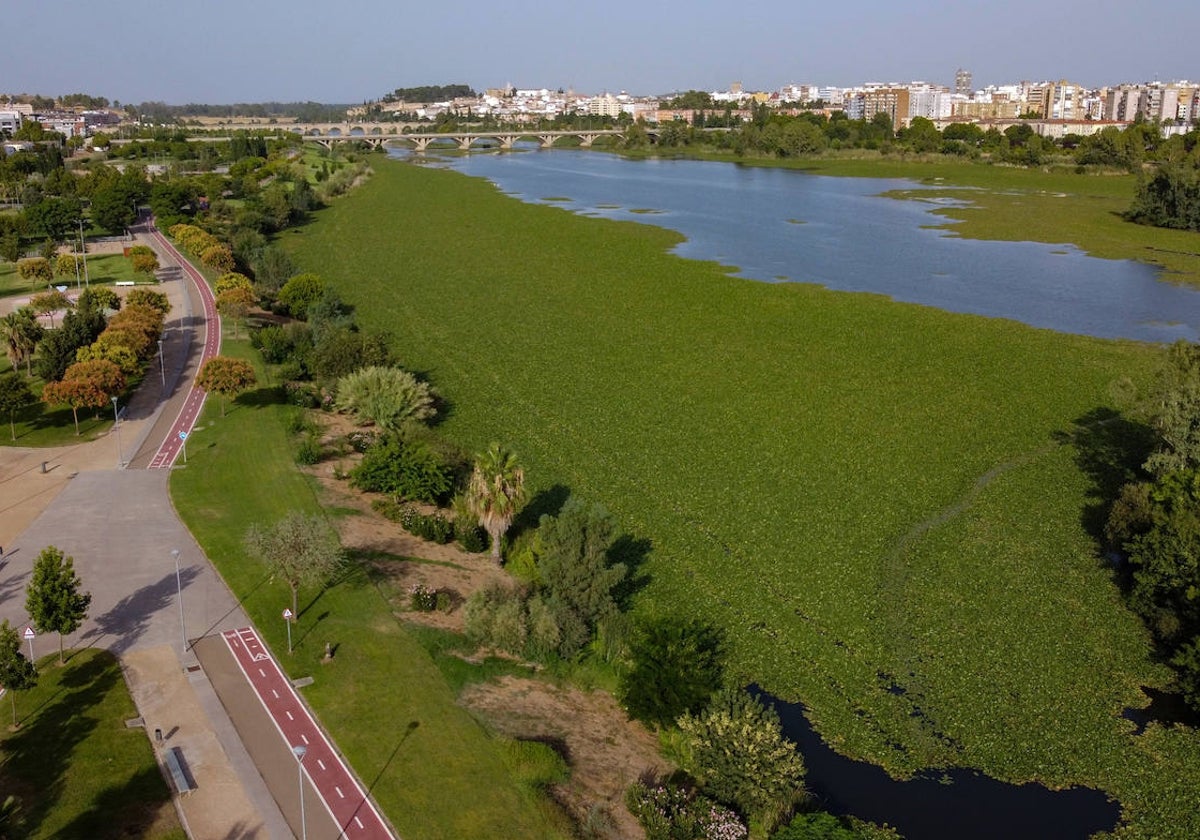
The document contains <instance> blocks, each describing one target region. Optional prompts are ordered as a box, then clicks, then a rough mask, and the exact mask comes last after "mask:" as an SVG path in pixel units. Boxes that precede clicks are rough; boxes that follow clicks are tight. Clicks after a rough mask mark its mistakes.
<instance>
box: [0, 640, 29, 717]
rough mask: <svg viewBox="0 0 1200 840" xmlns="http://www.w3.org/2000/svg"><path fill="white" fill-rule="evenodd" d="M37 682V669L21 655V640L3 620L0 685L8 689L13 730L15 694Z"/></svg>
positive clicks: (0, 643) (0, 645) (0, 648)
mask: <svg viewBox="0 0 1200 840" xmlns="http://www.w3.org/2000/svg"><path fill="white" fill-rule="evenodd" d="M37 680H38V672H37V667H36V666H34V664H33V663H32V662H30V661H29V660H28V659H26V658H25V654H23V653H21V639H20V637H19V636H17V631H16V628H14V627H12V626H11V625H9V623H8V619H7V618H6V619H4V621H3V622H0V685H2V686H4V687H5V688H6V689H8V698H9V700H10V701H11V702H12V714H13V727H14V728H15V727H16V725H17V699H16V694H17V692H18V691H25V690H27V689H30V688H33V687H34V686H35V685H37Z"/></svg>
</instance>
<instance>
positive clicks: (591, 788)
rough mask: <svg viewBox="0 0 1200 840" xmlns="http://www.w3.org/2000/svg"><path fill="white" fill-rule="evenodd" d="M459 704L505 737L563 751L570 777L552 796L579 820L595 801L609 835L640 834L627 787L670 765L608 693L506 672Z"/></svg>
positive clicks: (466, 692) (473, 690)
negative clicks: (610, 827) (609, 824)
mask: <svg viewBox="0 0 1200 840" xmlns="http://www.w3.org/2000/svg"><path fill="white" fill-rule="evenodd" d="M459 702H460V703H462V704H463V705H464V706H465V707H466V708H468V709H470V710H471V711H472V712H474V713H475V714H477V715H479V716H480V717H481V718H483V719H484V720H485V721H486V722H487V723H488V725H489V726H491V727H492V728H493V729H494V730H495V731H497V732H499V733H501V734H502V735H506V736H508V737H510V738H521V739H524V740H538V741H544V742H546V743H549V744H551V745H554V746H555V747H557V748H558V749H559V750H560V751H561V752H562V753H563V754H564V758H566V760H567V763H568V764H569V765H570V767H571V777H570V779H569V780H568V781H567V782H566V783H564V784H561V785H554V786H553V790H552V793H553V794H554V797H555V799H557V800H558V801H559V803H561V804H562V806H563V807H564V808H566V809H567V811H568V812H569V813H570V814H571V816H573V817H574V818H575V819H576V820H577V821H578V822H580V823H582V822H583V821H584V820H586V819H587V817H588V814H589V812H590V811H591V810H592V809H593V808H595V807H597V806H599V807H600V808H603V809H604V810H605V811H606V812H607V813H608V816H609V817H610V818H611V821H612V824H613V831H612V833H611V836H612V837H644V836H645V835H644V833H643V831H642V829H641V826H639V825H638V822H637V820H636V819H634V817H633V815H632V814H630V813H629V810H628V809H627V808H626V807H625V790H626V788H628V787H629V786H630V785H631V784H633V783H634V782H635V781H637V780H638V777H639V776H641V775H642V774H643V773H646V772H647V771H649V772H652V773H654V774H656V775H663V774H665V773H667V772H669V771H670V769H671V768H670V767H669V765H668V764H667V763H666V762H665V761H664V760H663V759H662V758H661V757H660V756H659V754H658V740H657V739H656V738H655V737H654V735H652V734H651V733H650V732H649V731H647V730H646V728H645V727H643V726H642V725H640V724H638V723H635V722H632V721H629V720H627V719H626V717H625V713H624V712H623V711H621V708H620V707H619V706H618V705H617V701H616V700H615V699H613V697H612V695H610V694H607V693H605V692H603V691H590V692H585V691H583V690H581V689H579V688H575V687H559V686H555V685H551V684H549V683H545V682H541V681H538V680H526V679H519V678H517V677H503V678H502V679H500V680H497V681H494V682H490V683H484V684H477V685H472V686H468V687H467V688H466V689H465V690H464V691H463V694H462V696H461V697H460V698H459Z"/></svg>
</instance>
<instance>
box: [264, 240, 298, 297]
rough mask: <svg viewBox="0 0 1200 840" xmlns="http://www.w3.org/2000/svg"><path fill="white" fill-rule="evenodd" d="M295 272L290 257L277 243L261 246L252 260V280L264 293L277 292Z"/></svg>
mask: <svg viewBox="0 0 1200 840" xmlns="http://www.w3.org/2000/svg"><path fill="white" fill-rule="evenodd" d="M295 272H296V268H295V265H294V264H293V263H292V258H291V257H289V256H288V253H287V251H285V250H283V249H282V248H280V247H279V246H278V245H268V246H267V247H266V248H263V249H262V251H261V252H260V253H259V255H258V259H256V260H255V261H254V282H255V284H256V285H257V286H258V287H259V289H261V290H262V292H263V293H264V294H269V295H271V294H275V293H277V292H278V291H279V290H280V289H282V288H283V284H284V283H286V282H287V280H288V278H289V277H291V276H292V275H293V274H295Z"/></svg>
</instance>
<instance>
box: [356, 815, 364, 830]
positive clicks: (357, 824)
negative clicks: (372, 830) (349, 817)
mask: <svg viewBox="0 0 1200 840" xmlns="http://www.w3.org/2000/svg"><path fill="white" fill-rule="evenodd" d="M354 824H355V825H356V826H358V827H359V828H362V827H363V824H362V820H360V819H359V818H358V817H355V818H354Z"/></svg>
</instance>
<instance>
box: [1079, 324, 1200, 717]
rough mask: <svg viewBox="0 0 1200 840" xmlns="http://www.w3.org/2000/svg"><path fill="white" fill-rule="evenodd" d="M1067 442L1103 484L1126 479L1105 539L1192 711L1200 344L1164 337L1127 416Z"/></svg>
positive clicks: (1199, 570) (1197, 667)
mask: <svg viewBox="0 0 1200 840" xmlns="http://www.w3.org/2000/svg"><path fill="white" fill-rule="evenodd" d="M1077 441H1078V442H1079V443H1080V450H1081V452H1082V453H1083V454H1084V456H1085V458H1084V460H1085V463H1086V464H1088V465H1089V466H1090V467H1091V468H1092V470H1093V472H1094V474H1096V475H1097V476H1098V477H1099V478H1100V479H1101V480H1102V481H1103V482H1104V483H1107V484H1109V485H1110V486H1111V485H1112V483H1113V482H1112V478H1113V477H1115V476H1122V475H1124V477H1125V478H1126V481H1125V483H1124V484H1123V485H1121V486H1120V490H1119V493H1118V495H1117V498H1116V500H1115V502H1114V503H1113V504H1112V506H1111V508H1110V510H1109V512H1108V518H1107V523H1106V525H1105V529H1104V535H1105V538H1106V542H1107V546H1108V548H1109V550H1110V551H1113V552H1115V553H1116V556H1117V557H1118V558H1119V559H1120V566H1119V570H1120V573H1121V579H1122V581H1123V582H1124V584H1125V588H1126V592H1127V597H1128V603H1129V605H1130V607H1132V609H1133V610H1134V611H1135V612H1137V614H1138V615H1140V616H1141V617H1142V619H1143V620H1144V621H1145V622H1146V626H1147V627H1148V628H1149V630H1150V632H1151V634H1152V635H1153V637H1154V640H1155V642H1156V643H1157V644H1158V646H1159V649H1160V652H1161V654H1162V658H1163V659H1165V660H1166V661H1168V662H1170V664H1172V665H1173V666H1174V667H1175V668H1176V670H1177V671H1178V675H1179V677H1178V679H1179V687H1180V690H1181V692H1182V694H1183V697H1184V699H1185V700H1186V701H1187V702H1188V703H1189V704H1190V705H1191V707H1192V708H1193V709H1194V710H1195V711H1197V712H1200V345H1197V344H1189V343H1187V342H1183V341H1181V342H1178V343H1176V344H1174V345H1172V346H1171V347H1170V348H1169V349H1168V351H1167V354H1166V358H1165V359H1164V362H1163V364H1162V366H1161V368H1160V370H1159V372H1158V374H1157V376H1156V378H1155V380H1154V382H1153V384H1152V385H1151V387H1150V388H1149V390H1148V392H1147V393H1146V394H1145V395H1144V397H1143V398H1142V399H1141V400H1140V401H1139V402H1138V403H1137V404H1136V406H1135V407H1134V408H1133V409H1132V410H1131V411H1130V412H1129V417H1128V418H1106V419H1102V420H1100V421H1099V422H1097V423H1094V424H1092V425H1091V426H1090V427H1086V428H1084V429H1082V430H1081V432H1080V434H1079V435H1078V436H1077ZM1114 453H1119V455H1120V456H1121V459H1120V460H1118V459H1115V458H1113V455H1114ZM1122 461H1123V462H1122Z"/></svg>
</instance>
